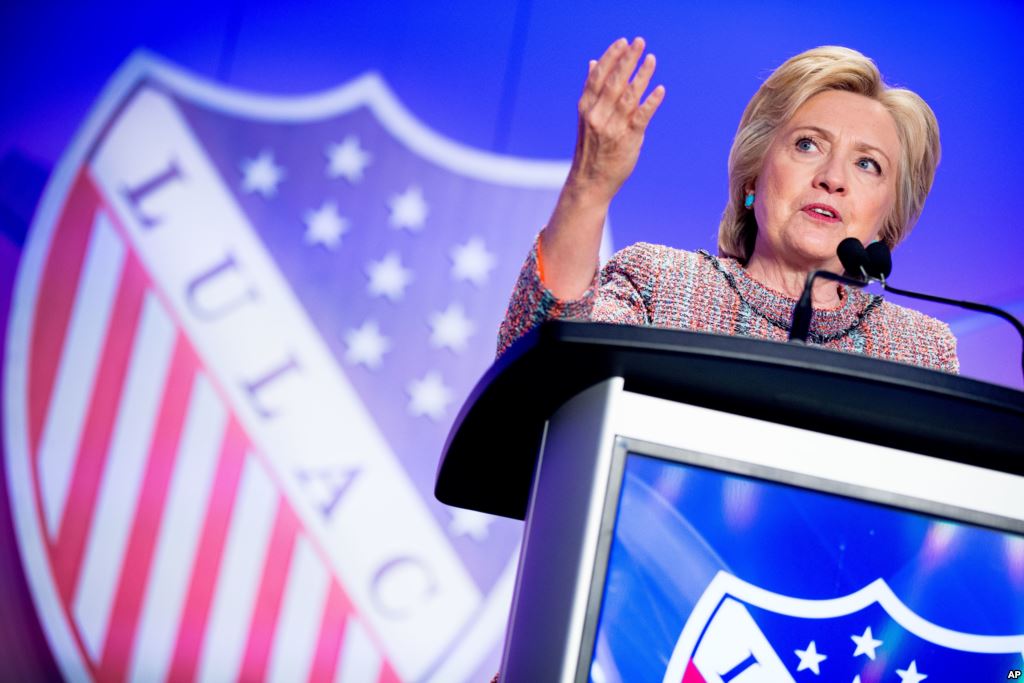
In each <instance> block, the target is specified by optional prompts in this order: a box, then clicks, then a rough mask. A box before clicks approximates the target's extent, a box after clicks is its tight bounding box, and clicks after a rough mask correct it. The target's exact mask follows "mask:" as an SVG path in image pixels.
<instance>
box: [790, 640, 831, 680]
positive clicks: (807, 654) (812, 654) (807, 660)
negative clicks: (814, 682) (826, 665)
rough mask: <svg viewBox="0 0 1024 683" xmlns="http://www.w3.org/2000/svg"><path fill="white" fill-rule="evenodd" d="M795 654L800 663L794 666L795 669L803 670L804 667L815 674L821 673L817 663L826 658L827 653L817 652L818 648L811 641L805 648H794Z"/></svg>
mask: <svg viewBox="0 0 1024 683" xmlns="http://www.w3.org/2000/svg"><path fill="white" fill-rule="evenodd" d="M793 652H795V653H796V656H797V657H799V658H800V664H799V665H798V666H797V667H796V670H797V671H803V670H804V669H810V670H811V671H813V672H814V674H815V675H819V674H821V669H820V668H819V665H820V664H821V663H822V662H823V661H825V660H826V659H828V655H821V654H818V648H817V646H816V645H815V644H814V641H813V640H812V641H811V644H810V645H808V646H807V649H806V650H794V651H793Z"/></svg>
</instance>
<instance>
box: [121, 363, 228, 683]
mask: <svg viewBox="0 0 1024 683" xmlns="http://www.w3.org/2000/svg"><path fill="white" fill-rule="evenodd" d="M226 424H227V414H226V411H225V410H224V406H223V405H222V404H221V402H220V400H219V399H218V398H217V394H216V393H215V392H214V389H213V386H212V385H211V384H210V381H209V380H208V379H206V376H205V375H202V374H198V375H197V376H196V379H195V383H194V384H193V387H192V394H191V396H189V405H188V413H187V415H186V416H185V423H184V426H183V429H182V435H181V440H180V442H179V443H178V450H177V453H176V454H175V462H174V470H173V472H172V474H171V482H170V486H169V488H168V491H167V504H166V505H165V507H164V511H163V519H162V520H161V522H160V531H159V532H158V534H157V541H156V550H155V552H154V554H153V567H152V569H151V570H150V574H149V579H148V581H147V582H146V594H145V597H144V598H143V603H142V612H141V615H140V619H139V629H138V632H137V636H136V645H135V650H134V652H133V653H132V662H131V666H130V668H129V672H130V673H129V680H132V681H162V680H164V679H165V678H166V676H167V671H168V669H169V667H170V662H171V657H172V655H173V653H174V643H175V639H176V638H177V634H178V624H179V622H180V621H181V611H182V608H183V607H184V604H185V600H186V598H187V596H188V586H189V579H190V578H191V575H192V565H193V563H194V561H195V556H196V552H197V551H198V545H199V539H200V535H201V534H202V530H203V520H204V518H205V515H206V509H207V504H208V502H209V498H210V490H211V488H212V487H213V482H214V477H215V476H216V471H217V464H218V460H219V459H218V457H217V456H218V454H219V453H220V450H221V442H222V440H223V438H224V428H225V425H226Z"/></svg>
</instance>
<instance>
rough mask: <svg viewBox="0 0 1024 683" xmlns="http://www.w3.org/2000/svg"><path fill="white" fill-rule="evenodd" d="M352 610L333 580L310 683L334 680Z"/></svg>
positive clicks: (311, 670) (311, 668) (321, 624)
mask: <svg viewBox="0 0 1024 683" xmlns="http://www.w3.org/2000/svg"><path fill="white" fill-rule="evenodd" d="M351 612H352V603H351V602H349V600H348V598H347V597H346V596H345V592H344V591H343V590H342V588H341V586H339V585H338V584H337V583H336V582H334V581H332V582H331V589H330V591H329V592H328V593H327V602H326V603H325V604H324V615H323V618H322V619H321V620H320V637H319V639H318V642H317V645H316V653H315V654H314V655H313V665H312V666H311V667H310V671H309V683H330V681H333V680H334V676H335V669H336V668H337V666H338V653H339V652H341V642H342V633H344V631H345V622H346V621H347V620H348V617H349V614H350V613H351Z"/></svg>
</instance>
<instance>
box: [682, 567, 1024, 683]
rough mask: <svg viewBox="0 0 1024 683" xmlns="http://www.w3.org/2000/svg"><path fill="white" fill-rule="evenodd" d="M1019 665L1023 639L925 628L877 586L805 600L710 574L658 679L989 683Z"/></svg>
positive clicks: (751, 682) (1023, 652)
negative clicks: (979, 682) (976, 682)
mask: <svg viewBox="0 0 1024 683" xmlns="http://www.w3.org/2000/svg"><path fill="white" fill-rule="evenodd" d="M949 609H951V610H955V609H957V608H956V607H955V606H950V607H949ZM951 614H952V612H951ZM1022 657H1024V634H1020V635H1006V636H996V635H978V634H970V633H962V632H959V631H955V630H952V629H949V628H945V627H943V626H941V625H939V624H935V623H932V622H930V621H927V620H925V619H923V618H922V617H920V616H918V615H917V614H915V613H914V612H913V611H912V610H910V609H909V608H908V607H907V606H906V605H905V604H903V602H902V601H901V600H900V599H899V598H898V597H897V596H896V594H895V593H893V592H892V589H890V588H889V586H888V585H887V584H886V582H885V581H884V580H883V579H876V580H875V581H873V582H872V583H870V584H868V585H867V586H865V587H864V588H862V589H861V590H859V591H857V592H855V593H851V594H850V595H846V596H843V597H840V598H832V599H828V600H807V599H799V598H794V597H790V596H785V595H780V594H778V593H773V592H771V591H767V590H765V589H763V588H759V587H757V586H754V585H753V584H750V583H747V582H745V581H743V580H741V579H738V578H737V577H735V576H733V575H731V574H728V573H726V572H719V573H718V574H717V575H716V576H715V578H714V579H712V580H711V582H710V583H709V584H708V587H707V589H706V590H705V592H704V594H703V595H702V596H701V598H700V600H698V602H697V604H696V605H695V606H694V609H693V612H692V613H691V615H690V617H689V619H687V621H686V624H685V625H684V626H683V630H682V633H681V634H680V635H679V639H678V640H677V641H676V646H675V649H674V650H673V652H672V658H671V660H670V661H669V665H668V668H667V670H666V672H665V677H664V679H663V680H664V683H729V681H736V682H737V683H759V682H762V681H763V682H769V681H771V682H773V683H778V682H785V681H801V680H811V679H814V680H827V681H854V683H874V682H877V681H900V683H919V682H920V681H923V680H925V679H927V678H929V677H930V678H931V680H950V681H967V680H986V679H992V680H997V679H1001V678H1002V676H1005V675H1006V671H1008V670H1011V669H1015V668H1020V665H1021V661H1022ZM1000 672H1001V676H1000V675H998V674H1000Z"/></svg>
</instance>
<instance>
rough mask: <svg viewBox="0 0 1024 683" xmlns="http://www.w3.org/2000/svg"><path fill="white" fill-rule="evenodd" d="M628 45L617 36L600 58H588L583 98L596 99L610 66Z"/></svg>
mask: <svg viewBox="0 0 1024 683" xmlns="http://www.w3.org/2000/svg"><path fill="white" fill-rule="evenodd" d="M628 46H629V43H628V42H627V41H626V39H625V38H619V39H618V40H616V41H615V42H614V43H612V44H611V45H609V46H608V49H607V50H605V51H604V54H603V55H601V58H600V59H598V60H597V61H595V60H593V59H592V60H590V62H591V67H590V70H589V72H588V75H587V83H586V85H585V86H584V88H583V97H584V99H590V100H596V99H597V96H598V94H600V92H601V89H602V88H604V82H605V79H606V78H607V77H608V72H609V71H611V69H612V67H613V66H615V64H616V63H617V62H618V60H619V57H621V56H622V53H623V52H624V51H625V50H626V48H627V47H628Z"/></svg>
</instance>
